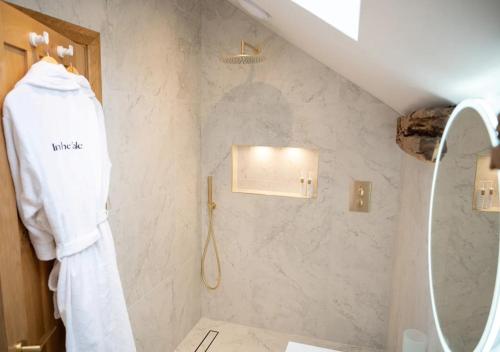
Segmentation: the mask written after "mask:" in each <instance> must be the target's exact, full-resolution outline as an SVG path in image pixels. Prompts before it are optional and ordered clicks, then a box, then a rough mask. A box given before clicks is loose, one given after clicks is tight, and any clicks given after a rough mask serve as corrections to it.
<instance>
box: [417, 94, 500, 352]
mask: <svg viewBox="0 0 500 352" xmlns="http://www.w3.org/2000/svg"><path fill="white" fill-rule="evenodd" d="M494 106H496V105H495V104H492V105H490V102H488V101H486V100H483V99H467V100H464V101H462V102H461V103H460V104H458V105H457V106H456V107H455V109H454V110H453V112H452V114H451V115H450V118H449V119H448V122H447V123H446V127H445V129H444V132H443V136H442V137H441V140H446V138H447V136H448V133H449V131H450V129H451V126H452V125H453V122H454V121H455V120H456V119H457V117H458V116H459V115H460V113H461V112H462V111H463V110H465V109H473V110H475V111H476V112H477V113H478V115H479V116H480V117H481V119H482V121H483V124H484V127H485V129H486V130H487V133H488V136H489V139H490V144H491V146H492V147H495V146H497V145H498V144H499V141H498V138H497V134H496V127H497V123H498V121H497V111H496V109H495V108H494ZM499 111H500V110H499ZM443 146H444V144H443V143H440V144H439V150H438V154H437V158H436V165H435V166H434V174H433V176H432V187H431V197H430V205H429V218H428V234H427V241H428V243H427V259H428V272H429V275H428V276H429V289H430V295H431V305H432V315H433V318H434V323H435V325H436V330H437V335H438V338H439V341H440V343H441V346H442V348H443V350H444V351H445V352H453V351H452V350H451V349H450V347H449V346H448V343H447V342H446V339H445V337H444V334H443V331H442V329H441V325H440V324H439V318H438V313H437V308H436V301H435V298H434V287H433V280H432V212H433V203H434V191H435V188H436V180H437V176H438V173H439V163H440V160H441V155H442V152H443ZM445 157H446V156H445ZM497 172H498V171H497ZM499 184H500V177H499ZM499 189H500V188H499ZM499 216H500V214H499ZM499 233H500V229H499ZM498 253H499V261H498V262H497V273H496V281H495V288H494V292H493V299H492V302H491V307H490V312H489V314H488V320H487V321H486V325H485V327H484V330H483V333H482V335H481V338H480V340H479V342H478V344H477V346H476V347H475V348H474V352H483V351H491V350H492V349H493V347H494V346H495V345H497V343H496V342H497V338H498V340H499V341H498V344H500V309H499V303H500V248H499V252H498Z"/></svg>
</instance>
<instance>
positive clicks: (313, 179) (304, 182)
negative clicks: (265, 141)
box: [232, 145, 319, 198]
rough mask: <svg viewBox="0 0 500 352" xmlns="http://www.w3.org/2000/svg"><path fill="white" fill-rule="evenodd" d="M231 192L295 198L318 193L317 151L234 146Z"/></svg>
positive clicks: (309, 196) (313, 195)
mask: <svg viewBox="0 0 500 352" xmlns="http://www.w3.org/2000/svg"><path fill="white" fill-rule="evenodd" d="M232 157H233V183H232V191H233V192H240V193H252V194H263V195H274V196H284V197H295V198H314V197H316V196H317V193H318V163H319V153H318V151H317V150H313V149H305V148H294V147H269V146H252V145H233V146H232Z"/></svg>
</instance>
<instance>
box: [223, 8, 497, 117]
mask: <svg viewBox="0 0 500 352" xmlns="http://www.w3.org/2000/svg"><path fill="white" fill-rule="evenodd" d="M229 1H230V2H232V3H233V4H234V5H236V6H239V4H238V0H229ZM253 1H254V3H256V4H258V5H259V6H260V7H261V8H263V9H264V10H266V11H267V12H268V13H269V14H271V16H272V18H271V19H270V20H269V21H262V23H263V24H264V25H266V26H268V27H269V28H271V29H272V30H274V31H275V32H277V33H278V34H279V35H281V36H282V37H284V38H285V39H287V40H288V41H289V42H291V43H292V44H294V45H296V46H297V47H299V48H301V49H302V50H304V51H305V52H307V53H308V54H309V55H311V56H312V57H314V58H316V59H317V60H319V61H320V62H322V63H324V64H325V65H327V66H329V67H330V68H332V69H333V70H335V71H337V72H338V73H340V74H342V75H343V76H345V77H346V78H348V79H349V80H351V81H352V82H354V83H356V84H357V85H359V86H360V87H362V88H363V89H365V90H366V91H368V92H370V93H371V94H373V95H374V96H376V97H377V98H379V99H380V100H382V101H383V102H385V103H386V104H388V105H389V106H391V107H392V108H394V109H395V110H396V111H398V112H400V113H407V112H410V111H413V110H415V109H418V108H421V107H431V106H438V105H446V104H456V103H458V102H460V101H461V100H463V99H465V98H473V97H489V96H492V95H500V0H361V15H360V27H359V39H358V41H355V40H352V39H350V38H349V37H347V36H346V35H344V34H342V33H341V32H339V31H338V30H336V29H335V28H333V27H331V26H330V25H328V24H326V23H325V22H323V21H322V20H320V19H319V18H317V17H316V16H314V15H312V14H311V13H309V12H307V11H306V10H304V9H303V8H301V7H299V6H298V5H296V4H295V3H293V2H292V1H291V0H253ZM325 1H328V0H325ZM345 1H349V0H345ZM240 8H241V7H240Z"/></svg>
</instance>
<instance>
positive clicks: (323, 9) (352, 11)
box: [292, 0, 361, 41]
mask: <svg viewBox="0 0 500 352" xmlns="http://www.w3.org/2000/svg"><path fill="white" fill-rule="evenodd" d="M292 1H293V2H294V3H296V4H297V5H299V6H300V7H302V8H304V9H306V10H307V11H309V12H310V13H312V14H313V15H315V16H317V17H319V18H320V19H322V20H323V21H325V22H326V23H328V24H329V25H331V26H333V27H335V28H336V29H338V30H339V31H341V32H342V33H344V34H345V35H347V36H349V37H350V38H352V39H354V40H356V41H357V40H358V32H359V12H360V9H361V0H292Z"/></svg>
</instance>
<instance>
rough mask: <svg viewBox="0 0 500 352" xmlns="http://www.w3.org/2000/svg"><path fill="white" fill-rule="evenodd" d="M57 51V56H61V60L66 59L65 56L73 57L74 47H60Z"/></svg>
mask: <svg viewBox="0 0 500 352" xmlns="http://www.w3.org/2000/svg"><path fill="white" fill-rule="evenodd" d="M56 50H57V56H59V57H60V58H61V59H62V58H64V57H65V56H73V45H68V47H67V48H65V47H63V46H61V45H58V46H57V49H56Z"/></svg>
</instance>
